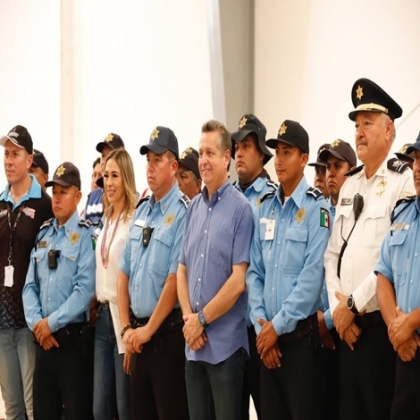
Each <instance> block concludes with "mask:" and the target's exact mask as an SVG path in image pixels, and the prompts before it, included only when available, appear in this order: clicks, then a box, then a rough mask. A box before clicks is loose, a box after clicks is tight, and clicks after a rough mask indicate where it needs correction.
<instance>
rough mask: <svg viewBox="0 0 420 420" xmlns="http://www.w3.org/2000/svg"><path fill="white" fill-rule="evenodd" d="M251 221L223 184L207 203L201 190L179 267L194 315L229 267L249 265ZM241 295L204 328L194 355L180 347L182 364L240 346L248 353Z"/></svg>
mask: <svg viewBox="0 0 420 420" xmlns="http://www.w3.org/2000/svg"><path fill="white" fill-rule="evenodd" d="M253 228H254V219H253V215H252V208H251V205H250V204H249V203H248V201H247V200H246V198H245V197H244V196H243V194H242V193H239V192H238V191H236V190H235V188H234V187H233V186H232V184H231V183H230V182H229V181H226V182H225V183H224V184H223V185H222V186H221V187H220V188H219V189H218V190H217V191H216V192H215V193H213V194H212V196H211V199H210V201H209V200H208V195H207V188H204V190H203V193H202V194H200V195H198V196H197V197H195V198H194V199H193V200H192V202H191V204H190V207H189V209H188V213H187V221H186V225H185V235H184V242H183V244H182V251H181V255H180V258H179V262H180V263H181V264H183V265H185V266H186V267H187V271H188V291H189V297H190V305H191V308H192V310H193V312H194V313H196V312H199V311H201V310H202V309H203V308H204V307H205V306H206V305H207V303H209V302H210V301H211V300H212V299H213V298H214V296H215V295H216V294H217V293H218V292H219V290H220V289H221V288H222V287H223V285H224V284H225V283H226V281H227V280H228V278H229V277H230V276H231V275H232V267H233V266H234V265H237V264H240V263H244V262H246V263H248V262H249V251H250V246H251V238H252V232H253ZM245 311H246V296H245V293H244V294H242V295H241V296H240V297H239V299H238V300H237V301H236V302H235V304H234V305H233V306H232V308H231V309H229V310H228V311H227V312H226V313H225V314H224V315H222V316H221V317H219V318H218V319H216V320H215V321H213V322H212V323H211V324H210V325H209V326H208V327H207V328H206V334H207V338H208V341H207V343H206V344H205V345H204V347H202V348H201V349H200V350H198V351H194V350H192V349H191V348H190V347H189V346H186V351H185V353H186V357H187V359H188V360H195V361H196V360H200V361H204V362H207V363H211V364H217V363H220V362H222V361H224V360H226V359H228V358H229V357H230V356H231V355H232V354H233V353H235V351H236V350H238V349H239V348H241V347H243V348H244V349H246V351H247V352H248V350H249V349H248V334H247V331H246V322H245Z"/></svg>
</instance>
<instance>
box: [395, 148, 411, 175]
mask: <svg viewBox="0 0 420 420" xmlns="http://www.w3.org/2000/svg"><path fill="white" fill-rule="evenodd" d="M411 145H412V143H406V144H404V146H403V147H401V149H400V150H398V152H396V153H395V156H397V158H398V159H399V160H402V161H403V162H406V163H408V165H409V166H410V168H411V169H413V163H414V152H411V153H407V149H408V148H409V147H410V146H411Z"/></svg>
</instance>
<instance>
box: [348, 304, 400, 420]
mask: <svg viewBox="0 0 420 420" xmlns="http://www.w3.org/2000/svg"><path fill="white" fill-rule="evenodd" d="M356 323H357V324H358V325H359V327H360V328H361V329H362V334H361V336H360V338H359V340H358V341H357V342H356V343H355V345H354V350H353V351H352V350H351V349H350V348H349V346H348V345H347V344H346V343H345V342H342V343H341V347H340V368H341V372H340V419H341V420H354V419H366V420H384V419H389V417H390V413H391V404H392V398H393V394H394V382H395V352H394V350H393V348H392V346H391V343H390V342H389V340H388V333H387V327H386V325H385V323H384V322H383V320H382V317H381V314H380V312H379V311H376V312H372V313H369V314H365V315H362V316H358V317H356Z"/></svg>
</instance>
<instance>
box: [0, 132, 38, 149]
mask: <svg viewBox="0 0 420 420" xmlns="http://www.w3.org/2000/svg"><path fill="white" fill-rule="evenodd" d="M7 140H10V141H11V142H12V143H13V144H15V145H16V146H18V147H20V148H22V149H25V150H26V151H27V152H28V153H29V154H30V155H32V153H33V151H34V146H33V143H32V137H31V135H30V134H29V132H28V130H27V129H26V128H25V127H23V126H21V125H16V126H15V127H13V128H12V129H11V130H10V131H9V134H7V135H6V136H3V137H2V138H1V139H0V145H1V146H5V145H6V142H7Z"/></svg>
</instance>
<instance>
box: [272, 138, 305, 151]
mask: <svg viewBox="0 0 420 420" xmlns="http://www.w3.org/2000/svg"><path fill="white" fill-rule="evenodd" d="M278 143H284V144H288V145H289V146H292V147H296V148H298V149H300V148H299V147H298V146H296V144H293V143H290V142H289V141H286V140H283V139H268V140H267V141H266V142H265V145H266V146H267V147H269V148H270V149H275V148H276V147H277V144H278Z"/></svg>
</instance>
